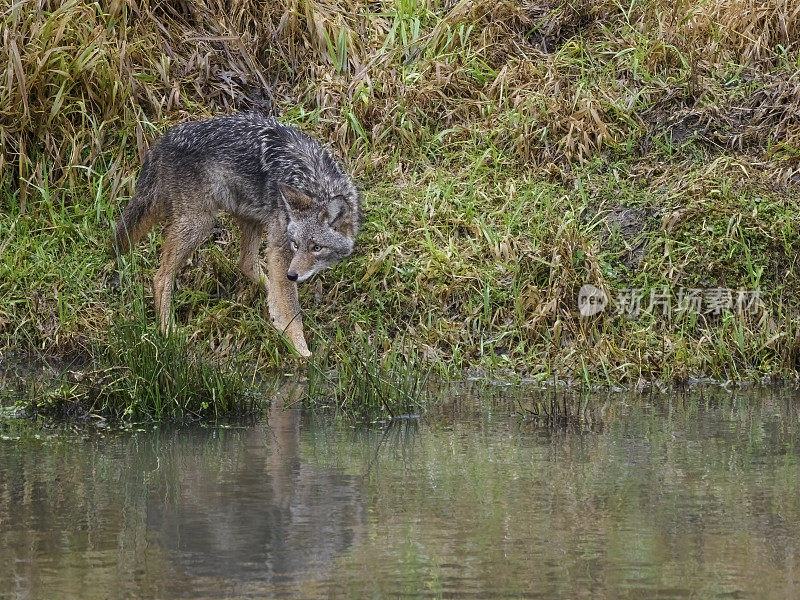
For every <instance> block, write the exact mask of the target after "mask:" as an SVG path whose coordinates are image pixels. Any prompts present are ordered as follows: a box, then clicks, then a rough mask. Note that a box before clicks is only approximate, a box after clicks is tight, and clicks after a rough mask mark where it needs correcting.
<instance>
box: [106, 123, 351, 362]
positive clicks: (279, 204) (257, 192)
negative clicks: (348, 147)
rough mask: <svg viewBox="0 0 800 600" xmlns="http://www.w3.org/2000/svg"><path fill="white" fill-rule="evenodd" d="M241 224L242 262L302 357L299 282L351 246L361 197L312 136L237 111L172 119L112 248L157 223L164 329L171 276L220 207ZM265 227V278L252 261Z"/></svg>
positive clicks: (120, 248) (123, 246) (121, 248)
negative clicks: (203, 118)
mask: <svg viewBox="0 0 800 600" xmlns="http://www.w3.org/2000/svg"><path fill="white" fill-rule="evenodd" d="M221 211H222V212H226V213H229V214H230V215H232V216H233V219H234V221H235V222H236V224H237V225H238V226H239V229H240V231H241V242H242V243H241V254H240V256H239V268H240V269H241V270H242V272H243V273H244V274H245V275H246V276H247V277H248V278H249V279H251V280H252V281H254V282H255V283H257V284H258V285H259V287H260V288H261V289H263V290H264V291H265V292H266V293H267V303H268V306H269V314H270V319H271V321H272V323H273V325H274V326H275V327H276V328H277V329H278V330H279V331H281V332H282V333H283V334H284V335H285V336H286V337H287V338H288V339H289V341H290V342H291V343H292V344H293V345H294V348H295V350H296V351H297V352H298V354H300V355H302V356H310V355H311V353H310V352H309V350H308V346H307V345H306V340H305V337H304V336H303V325H302V319H301V316H300V304H299V303H298V299H297V284H298V283H301V282H303V281H306V280H307V279H309V278H310V277H311V276H312V275H314V274H315V273H317V272H318V271H320V270H321V269H324V268H325V267H327V266H330V265H332V264H334V263H336V262H337V261H339V260H341V259H343V258H345V257H346V256H348V255H349V254H350V253H351V252H352V251H353V244H354V242H355V237H356V234H357V233H358V230H359V227H360V225H361V196H360V194H359V192H358V190H357V188H356V186H355V185H354V183H353V181H352V180H351V179H350V177H348V176H347V175H346V174H345V172H344V171H343V170H342V168H341V166H340V165H339V164H338V163H337V161H336V160H334V158H333V157H332V156H331V154H330V153H329V152H328V151H327V150H325V149H324V148H323V147H322V146H321V145H320V144H319V143H318V142H316V141H314V140H312V139H310V138H309V137H307V136H306V135H304V134H303V133H301V132H300V131H298V130H297V129H294V128H292V127H289V126H287V125H284V124H282V123H280V122H279V121H277V120H276V119H274V118H272V117H265V116H262V115H259V114H257V113H238V114H234V115H229V116H224V117H216V118H213V119H209V120H206V121H198V122H190V123H183V124H181V125H177V126H175V127H173V128H172V129H170V130H169V131H167V133H165V134H164V136H163V137H162V138H161V139H160V140H159V141H157V142H156V143H155V144H154V145H153V146H152V147H151V148H150V149H149V151H148V153H147V155H146V157H145V160H144V163H143V165H142V171H141V174H140V176H139V180H138V182H137V184H136V193H135V195H134V197H133V199H132V200H131V201H130V202H129V203H128V205H127V206H126V207H125V210H124V211H123V213H122V219H121V220H120V221H119V222H118V223H117V225H116V232H115V239H114V246H115V249H116V252H117V253H118V254H121V253H125V252H127V251H128V250H129V249H130V246H131V244H133V243H135V242H136V241H138V240H139V239H141V238H142V237H143V236H144V235H145V234H146V233H147V232H148V231H149V230H150V229H151V228H153V227H154V226H155V225H156V224H157V223H160V222H164V223H165V228H164V245H163V248H162V250H161V264H160V266H159V269H158V272H157V273H156V275H155V282H154V292H155V304H156V313H157V315H158V318H159V320H160V324H161V330H162V331H163V332H164V333H168V332H169V329H170V327H171V325H172V323H173V317H172V315H171V300H172V287H173V283H174V279H175V275H176V274H177V272H178V270H179V269H180V268H181V267H182V266H183V264H184V263H185V262H186V261H187V260H188V258H189V256H190V255H191V254H192V252H194V251H195V249H197V247H198V246H199V245H200V244H201V243H202V242H203V241H204V240H205V239H206V238H207V237H208V235H209V233H210V232H211V229H212V227H213V225H214V220H215V217H216V215H217V213H219V212H221ZM264 230H266V232H267V253H266V254H267V257H266V258H267V276H266V277H265V276H264V273H263V272H262V270H261V266H260V264H259V258H258V255H259V247H260V245H261V237H262V235H263V233H264Z"/></svg>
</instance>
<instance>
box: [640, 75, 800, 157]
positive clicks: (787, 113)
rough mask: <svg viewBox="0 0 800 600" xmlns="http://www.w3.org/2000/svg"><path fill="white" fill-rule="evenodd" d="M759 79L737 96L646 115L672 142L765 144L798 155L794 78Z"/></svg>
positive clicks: (798, 89)
mask: <svg viewBox="0 0 800 600" xmlns="http://www.w3.org/2000/svg"><path fill="white" fill-rule="evenodd" d="M760 84H761V85H758V87H757V89H755V90H754V91H752V92H750V93H747V94H746V95H744V96H742V97H738V98H735V99H727V100H723V99H720V102H718V103H714V104H710V105H705V106H694V107H690V108H684V109H681V110H678V111H673V113H672V115H671V116H668V117H667V116H666V115H665V114H662V111H661V110H658V111H654V112H653V113H651V115H650V118H652V119H653V120H654V121H655V123H654V127H653V130H654V133H655V134H656V135H659V134H664V135H666V136H667V137H668V138H669V140H670V142H671V143H673V144H676V145H681V144H684V143H686V142H689V141H699V142H700V143H702V144H703V145H705V146H706V147H707V148H710V149H717V150H725V149H730V150H736V151H740V152H753V151H754V150H755V151H756V152H761V151H764V150H767V151H768V153H770V154H772V153H775V152H778V153H788V154H789V155H790V156H792V157H794V158H797V157H800V122H798V119H797V115H798V114H800V82H797V81H795V80H793V79H788V80H787V79H785V78H779V77H765V78H762V80H761V82H760ZM731 85H736V82H735V81H734V82H732V83H731ZM755 86H756V84H752V83H751V84H750V85H749V86H748V87H755ZM664 112H666V111H664ZM662 118H664V121H663V122H662V121H661V119H662Z"/></svg>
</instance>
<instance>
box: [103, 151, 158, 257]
mask: <svg viewBox="0 0 800 600" xmlns="http://www.w3.org/2000/svg"><path fill="white" fill-rule="evenodd" d="M155 179H156V178H155V176H154V173H153V171H152V168H151V165H150V162H149V161H148V160H145V163H144V165H142V174H141V176H140V177H139V181H138V182H137V183H136V194H135V195H134V197H133V198H132V199H131V201H130V202H129V203H128V206H126V207H125V210H123V211H122V218H121V219H120V220H119V222H118V223H117V226H116V230H115V232H114V240H113V241H112V247H111V251H112V253H115V254H117V255H120V254H126V253H127V252H129V251H130V249H131V246H132V245H133V244H135V243H136V242H138V241H139V240H140V239H142V238H143V237H144V235H145V234H146V233H147V232H148V231H150V230H151V229H152V228H153V227H154V226H155V225H156V224H157V223H158V222H159V221H161V220H163V219H164V216H165V215H164V207H163V206H162V205H161V203H160V202H159V201H158V195H157V194H156V181H155Z"/></svg>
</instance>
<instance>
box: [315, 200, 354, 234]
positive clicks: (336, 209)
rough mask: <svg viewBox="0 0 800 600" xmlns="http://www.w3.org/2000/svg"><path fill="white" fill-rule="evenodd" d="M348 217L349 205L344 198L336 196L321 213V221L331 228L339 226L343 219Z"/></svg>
mask: <svg viewBox="0 0 800 600" xmlns="http://www.w3.org/2000/svg"><path fill="white" fill-rule="evenodd" d="M349 215H350V205H349V204H347V200H345V197H344V196H336V197H335V198H333V199H332V200H331V201H330V202H328V206H327V207H326V209H325V210H323V211H322V215H321V219H322V220H323V221H324V222H325V223H327V224H328V225H330V226H331V227H333V228H336V226H337V225H340V224H341V223H342V221H343V220H344V219H345V217H347V216H349Z"/></svg>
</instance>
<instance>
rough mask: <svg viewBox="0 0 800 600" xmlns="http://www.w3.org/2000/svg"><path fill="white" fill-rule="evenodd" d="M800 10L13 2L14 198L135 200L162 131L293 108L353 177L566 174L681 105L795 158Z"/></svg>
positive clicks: (4, 7) (4, 104) (549, 2)
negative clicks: (476, 166)
mask: <svg viewBox="0 0 800 600" xmlns="http://www.w3.org/2000/svg"><path fill="white" fill-rule="evenodd" d="M798 11H800V5H798V4H797V3H795V2H789V1H788V0H771V1H769V2H755V1H753V0H738V1H735V2H727V1H726V2H722V1H721V0H720V1H704V2H699V1H697V2H694V1H688V0H687V1H684V2H679V3H663V2H643V3H639V2H634V3H632V4H631V5H630V6H627V5H625V4H620V3H617V2H613V1H608V0H601V1H598V2H589V1H587V0H575V1H571V2H566V3H562V2H556V1H554V0H542V1H535V2H522V3H517V2H511V1H508V0H501V1H500V2H490V1H486V0H480V1H475V2H470V1H467V0H462V1H460V2H456V3H444V4H440V3H438V2H431V1H426V0H418V1H417V0H396V1H394V2H390V1H384V2H375V3H369V4H365V3H362V2H355V1H352V0H351V1H346V2H339V3H329V2H317V1H314V0H278V1H276V2H270V3H257V2H252V1H249V0H248V1H245V0H233V1H228V2H222V1H221V0H217V1H213V0H202V1H199V2H184V1H182V0H165V1H161V2H136V1H134V2H130V3H126V2H122V1H121V0H114V1H108V2H100V3H93V2H88V1H86V0H69V1H68V2H61V1H56V0H21V1H18V2H15V3H13V4H11V5H9V3H8V0H6V2H5V3H4V4H0V19H1V20H2V44H1V45H0V69H2V70H0V81H2V82H3V86H2V87H1V88H0V124H1V125H2V128H1V129H0V166H2V167H3V171H2V173H3V175H2V181H3V187H4V189H6V190H11V191H14V190H17V189H18V190H19V196H20V197H19V199H20V202H21V203H22V204H23V206H24V204H25V201H26V198H27V196H28V192H29V185H36V186H43V185H45V183H47V185H49V186H51V187H55V188H64V187H66V188H68V189H70V188H74V186H75V185H76V183H77V182H78V181H81V180H82V178H83V175H84V174H85V172H86V169H94V170H96V171H98V172H107V173H108V177H109V178H110V185H111V191H112V193H113V194H117V193H118V192H120V191H124V192H129V191H130V187H131V178H130V174H131V173H132V172H133V170H134V168H135V165H136V164H137V162H138V159H139V156H140V155H141V153H142V152H143V150H144V147H145V146H146V143H147V141H148V140H149V139H150V138H152V137H153V136H154V135H155V134H156V132H157V131H156V130H157V128H159V127H161V126H162V124H163V123H165V122H169V121H176V120H182V119H185V118H196V117H198V116H200V115H201V114H206V113H217V112H223V111H229V110H232V109H235V108H252V107H256V108H260V109H264V110H278V111H280V110H284V109H286V110H289V112H291V113H292V116H293V118H296V119H300V120H304V121H305V122H306V124H307V125H308V126H311V127H315V128H317V129H318V130H319V132H320V133H321V134H322V135H323V136H324V137H325V138H326V139H328V140H330V141H331V143H332V144H333V145H334V146H336V147H337V150H339V151H340V152H341V153H343V154H349V155H350V156H351V158H352V159H353V162H354V164H355V166H356V168H357V169H358V170H362V169H365V168H366V169H373V168H376V167H377V168H380V167H383V166H386V165H389V164H395V163H394V162H393V161H394V158H395V155H396V154H397V152H398V151H401V152H402V154H403V155H405V156H412V155H413V156H414V157H415V158H414V159H415V160H416V155H418V154H419V150H420V147H421V146H422V147H423V148H424V147H425V146H426V145H428V146H430V145H435V146H437V148H442V147H444V148H448V147H450V148H452V147H458V146H459V145H463V144H467V143H473V144H476V145H481V144H483V145H491V146H493V147H495V148H497V149H498V150H499V151H500V152H502V153H506V154H508V155H510V156H515V157H516V158H517V159H518V160H519V161H520V162H521V163H524V164H529V165H530V164H534V165H540V166H543V167H544V168H545V171H553V169H556V171H558V170H561V169H565V168H566V169H568V168H569V165H570V163H571V162H572V161H574V160H579V161H583V160H586V159H588V158H591V157H592V156H595V155H597V153H598V152H602V151H603V150H604V149H607V148H617V147H619V146H620V145H621V144H626V143H628V141H629V140H630V139H632V138H641V137H644V136H646V135H648V134H649V132H650V129H653V128H654V126H655V125H656V124H658V123H660V121H661V117H662V116H663V115H664V114H665V113H666V112H668V113H670V114H674V111H675V110H676V109H678V110H680V111H683V112H682V113H681V114H680V115H678V116H674V117H673V120H675V119H677V121H675V122H682V123H684V124H685V123H686V122H687V119H688V117H689V115H695V114H697V115H698V116H697V118H696V120H698V122H700V123H702V122H703V121H704V119H705V120H709V119H711V117H708V115H706V113H707V112H709V111H710V112H713V109H708V108H707V105H708V104H709V99H711V101H714V102H716V100H717V99H720V100H721V103H717V104H715V107H716V110H717V112H718V113H719V114H723V113H725V114H724V116H722V117H719V118H717V117H715V118H717V121H719V120H720V119H722V123H723V125H724V126H717V125H714V126H710V129H711V130H713V131H712V133H711V134H709V135H711V136H716V137H719V136H720V135H722V136H725V135H726V131H727V130H726V127H727V125H728V122H727V120H729V119H734V120H736V119H738V120H740V121H741V122H742V123H746V127H744V126H743V127H740V128H736V127H733V128H732V129H731V131H732V135H730V136H729V137H730V139H729V140H723V142H722V143H721V144H720V142H718V141H716V140H715V143H717V144H720V145H723V146H727V147H730V148H742V147H744V146H752V144H751V143H750V142H749V141H748V140H750V139H757V143H759V144H761V145H762V146H763V145H764V143H765V140H767V138H769V143H772V142H773V141H774V142H777V143H780V144H783V145H784V146H785V147H791V148H797V147H798V131H797V125H796V122H795V121H793V120H792V118H791V117H792V111H793V110H796V109H797V107H798V92H797V88H798V82H797V79H796V78H791V77H789V76H788V75H787V72H786V69H784V70H783V71H782V72H781V73H779V74H777V75H774V76H772V77H771V78H770V77H767V71H769V70H770V69H773V68H774V67H775V66H776V65H777V64H778V62H780V60H781V57H783V59H784V61H785V62H786V61H788V63H787V64H791V61H795V62H794V63H793V64H795V65H796V64H797V63H796V60H797V56H798V40H797V38H798V26H797V22H798V18H797V17H798ZM731 63H733V64H741V65H744V66H748V67H749V68H751V69H755V70H754V71H752V73H751V74H750V75H749V77H750V78H751V80H752V81H753V82H754V83H753V84H752V85H751V86H750V87H751V88H753V89H748V90H744V91H742V92H740V93H739V97H738V98H737V97H736V95H735V94H729V93H728V92H727V91H726V88H724V86H723V84H724V82H721V81H720V78H721V77H724V73H722V72H721V70H722V71H724V70H725V69H728V70H730V69H729V68H728V66H729V65H730V64H731ZM726 65H727V66H726ZM729 76H732V75H730V74H729ZM762 80H763V82H762ZM725 102H728V104H730V106H726V105H725ZM698 106H699V107H700V108H698ZM298 110H299V111H300V112H299V113H298ZM698 111H699V113H698ZM703 111H706V112H703ZM726 111H727V113H726ZM730 111H733V113H732V114H728V113H730ZM748 111H749V112H748ZM692 118H694V117H692ZM681 119H682V121H681ZM711 120H713V119H711ZM717 121H715V123H716V122H717ZM673 126H674V123H673ZM656 129H657V127H656ZM759 131H760V133H759ZM701 135H702V132H701ZM773 138H774V139H773ZM133 148H136V150H137V152H131V149H133Z"/></svg>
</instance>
